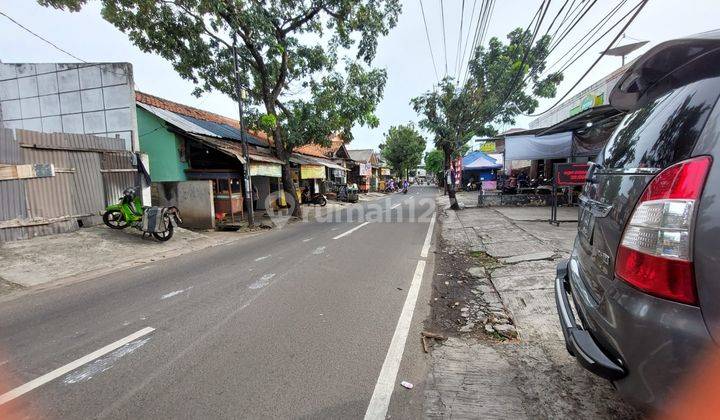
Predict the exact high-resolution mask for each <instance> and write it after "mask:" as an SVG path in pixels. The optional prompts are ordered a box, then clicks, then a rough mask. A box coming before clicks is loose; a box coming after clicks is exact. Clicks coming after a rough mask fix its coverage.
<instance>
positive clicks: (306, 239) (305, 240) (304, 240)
mask: <svg viewBox="0 0 720 420" xmlns="http://www.w3.org/2000/svg"><path fill="white" fill-rule="evenodd" d="M312 240H313V238H305V239H303V240H302V241H303V242H310V241H312Z"/></svg>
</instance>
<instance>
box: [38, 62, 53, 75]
mask: <svg viewBox="0 0 720 420" xmlns="http://www.w3.org/2000/svg"><path fill="white" fill-rule="evenodd" d="M35 71H37V74H38V76H39V75H42V74H46V73H55V72H56V71H57V67H56V66H55V63H38V64H35ZM53 77H56V76H55V75H53Z"/></svg>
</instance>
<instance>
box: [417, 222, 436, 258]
mask: <svg viewBox="0 0 720 420" xmlns="http://www.w3.org/2000/svg"><path fill="white" fill-rule="evenodd" d="M433 227H435V214H433V216H432V218H431V219H430V227H428V231H427V234H426V235H425V242H424V243H423V247H422V250H421V251H420V256H421V257H422V258H427V256H428V252H429V251H430V240H431V239H432V233H433Z"/></svg>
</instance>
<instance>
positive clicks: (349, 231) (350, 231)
mask: <svg viewBox="0 0 720 420" xmlns="http://www.w3.org/2000/svg"><path fill="white" fill-rule="evenodd" d="M368 224H370V222H363V223H361V224H359V225H357V226H355V227H354V228H352V229H350V230H348V231H347V232H343V233H341V234H339V235H338V236H336V237H334V238H333V239H340V238H342V237H343V236H347V235H349V234H351V233H353V232H355V231H356V230H358V229H360V228H361V227H363V226H365V225H368Z"/></svg>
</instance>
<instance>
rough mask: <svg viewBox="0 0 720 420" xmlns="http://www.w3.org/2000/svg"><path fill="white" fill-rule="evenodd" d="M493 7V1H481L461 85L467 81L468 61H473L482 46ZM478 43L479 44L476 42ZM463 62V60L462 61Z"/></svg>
mask: <svg viewBox="0 0 720 420" xmlns="http://www.w3.org/2000/svg"><path fill="white" fill-rule="evenodd" d="M494 6H495V2H494V0H488V1H487V2H486V1H485V0H483V4H482V6H481V11H480V15H479V16H478V24H477V26H476V28H475V36H474V38H473V42H472V45H471V46H470V55H469V56H468V59H467V62H468V63H467V65H466V66H465V74H464V75H463V79H462V84H463V85H464V84H465V82H466V81H467V77H468V72H469V68H470V61H471V60H472V59H473V56H474V54H475V50H476V49H477V46H478V45H482V41H480V39H481V38H483V37H484V34H485V32H486V27H487V25H488V23H489V21H490V15H491V14H492V10H493V8H494ZM478 41H480V42H478ZM463 61H465V60H463Z"/></svg>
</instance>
